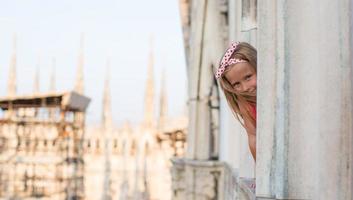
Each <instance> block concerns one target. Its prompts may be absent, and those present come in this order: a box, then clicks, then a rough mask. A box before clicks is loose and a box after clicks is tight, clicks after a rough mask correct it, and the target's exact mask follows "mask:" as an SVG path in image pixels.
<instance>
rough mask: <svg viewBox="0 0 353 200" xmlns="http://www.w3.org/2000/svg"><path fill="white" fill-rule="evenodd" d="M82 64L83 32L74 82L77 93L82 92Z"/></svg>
mask: <svg viewBox="0 0 353 200" xmlns="http://www.w3.org/2000/svg"><path fill="white" fill-rule="evenodd" d="M83 65H84V34H83V33H82V34H81V42H80V54H79V57H78V66H77V74H76V83H75V89H74V90H75V91H76V92H78V93H79V94H83V93H84V82H83Z"/></svg>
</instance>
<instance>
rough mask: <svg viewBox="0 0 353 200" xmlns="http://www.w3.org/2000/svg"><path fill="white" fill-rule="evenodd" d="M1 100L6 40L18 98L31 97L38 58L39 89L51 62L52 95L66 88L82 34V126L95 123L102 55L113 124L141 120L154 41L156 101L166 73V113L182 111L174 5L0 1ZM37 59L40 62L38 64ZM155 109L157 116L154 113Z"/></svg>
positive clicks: (168, 0) (137, 0) (169, 0)
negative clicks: (84, 102) (14, 63)
mask: <svg viewBox="0 0 353 200" xmlns="http://www.w3.org/2000/svg"><path fill="white" fill-rule="evenodd" d="M0 2H1V3H0V95H1V96H4V95H5V94H6V91H7V81H8V73H9V64H10V57H11V52H12V41H13V40H12V37H13V34H14V33H16V34H17V78H18V82H17V84H18V86H17V88H18V93H19V94H28V93H31V92H32V91H33V79H34V74H35V71H36V68H37V66H38V60H40V62H39V63H40V64H39V66H40V81H41V82H40V85H41V88H40V89H41V91H48V88H49V78H50V73H51V65H52V64H51V63H52V58H53V57H55V58H56V85H57V90H58V91H64V90H69V89H72V88H73V85H74V80H75V77H76V68H77V64H78V54H79V46H80V35H81V33H82V32H83V33H84V35H85V45H84V46H85V66H84V79H85V93H86V95H87V96H89V97H91V98H92V102H91V104H90V106H89V109H88V112H87V120H88V122H92V123H97V122H99V121H100V119H101V107H102V93H103V84H104V77H105V69H106V62H107V57H108V55H110V57H111V61H110V63H111V70H110V71H111V93H112V104H113V105H112V107H113V117H114V120H115V122H116V123H117V125H119V124H121V123H122V122H123V121H124V120H126V119H128V120H130V121H132V122H138V121H140V120H141V119H142V117H143V101H144V90H145V81H146V72H147V63H148V55H149V51H150V42H149V38H150V36H151V35H153V37H154V45H153V46H154V47H153V50H154V60H155V65H154V75H155V76H154V78H155V92H156V96H155V102H156V105H158V100H159V96H158V94H159V90H160V80H161V73H162V69H163V68H165V70H166V75H167V79H166V80H167V81H166V88H167V93H168V104H169V114H170V115H171V116H177V115H179V114H181V113H182V112H183V109H184V106H185V101H186V95H187V92H186V67H185V57H184V49H183V43H182V32H181V26H180V17H179V6H178V0H148V1H146V0H100V1H93V0H60V1H59V0H56V1H53V0H52V1H48V0H11V1H9V0H7V1H5V0H0ZM38 57H40V58H39V59H38ZM157 111H158V110H157V109H156V113H157Z"/></svg>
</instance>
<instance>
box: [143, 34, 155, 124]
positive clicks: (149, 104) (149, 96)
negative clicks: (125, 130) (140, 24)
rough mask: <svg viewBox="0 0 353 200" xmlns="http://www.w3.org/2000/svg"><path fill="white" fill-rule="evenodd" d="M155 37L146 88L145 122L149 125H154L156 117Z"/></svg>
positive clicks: (150, 55) (151, 43) (150, 54)
mask: <svg viewBox="0 0 353 200" xmlns="http://www.w3.org/2000/svg"><path fill="white" fill-rule="evenodd" d="M152 40H153V39H152V38H151V39H150V48H151V49H150V53H149V60H148V71H147V80H146V90H145V110H144V124H145V125H146V126H148V127H151V126H152V125H153V117H154V77H153V65H154V63H153V41H152Z"/></svg>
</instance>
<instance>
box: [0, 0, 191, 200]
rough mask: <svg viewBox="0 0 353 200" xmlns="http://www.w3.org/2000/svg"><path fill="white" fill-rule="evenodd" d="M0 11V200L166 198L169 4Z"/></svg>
mask: <svg viewBox="0 0 353 200" xmlns="http://www.w3.org/2000/svg"><path fill="white" fill-rule="evenodd" d="M0 10H1V11H0V13H1V14H0V24H1V26H0V44H2V45H1V47H0V71H1V73H0V96H1V97H0V107H1V108H2V109H1V111H0V114H1V121H0V122H1V124H0V138H1V140H0V142H1V143H0V151H1V154H0V162H1V163H0V199H170V198H171V175H170V167H171V163H170V158H172V157H181V156H183V155H184V150H185V132H186V127H187V113H186V110H187V109H186V95H187V88H186V85H187V82H186V63H185V55H184V47H183V37H182V30H181V28H182V27H181V22H180V14H179V5H178V1H174V0H173V1H163V0H152V1H142V0H136V1H120V0H103V1H99V2H98V1H91V0H89V1H83V0H77V1H68V0H64V1H40V0H30V1H21V0H15V1H6V2H5V1H3V2H2V3H1V8H0Z"/></svg>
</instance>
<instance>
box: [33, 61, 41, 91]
mask: <svg viewBox="0 0 353 200" xmlns="http://www.w3.org/2000/svg"><path fill="white" fill-rule="evenodd" d="M39 88H40V56H38V63H37V69H36V72H35V74H34V83H33V92H34V93H39V90H40V89H39Z"/></svg>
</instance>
